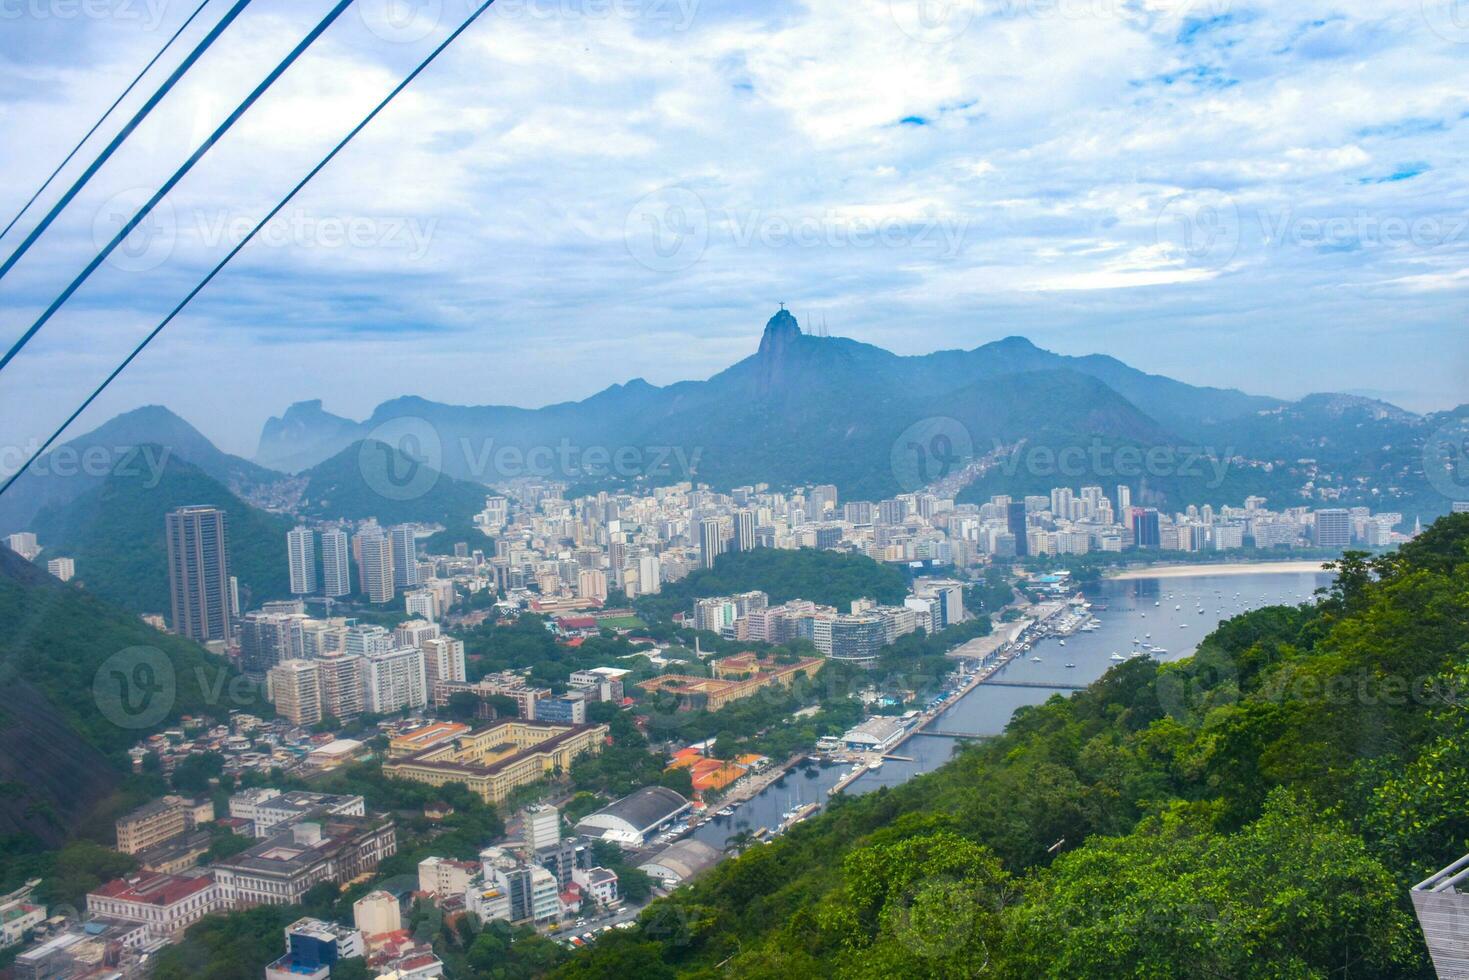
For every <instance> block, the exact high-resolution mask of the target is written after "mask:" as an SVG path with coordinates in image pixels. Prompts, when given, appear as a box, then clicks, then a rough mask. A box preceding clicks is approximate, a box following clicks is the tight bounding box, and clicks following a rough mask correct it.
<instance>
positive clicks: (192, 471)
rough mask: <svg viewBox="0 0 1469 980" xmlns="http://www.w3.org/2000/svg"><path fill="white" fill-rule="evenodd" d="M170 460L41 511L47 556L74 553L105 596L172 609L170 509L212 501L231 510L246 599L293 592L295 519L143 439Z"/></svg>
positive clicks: (84, 581) (35, 525) (233, 552)
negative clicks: (262, 506)
mask: <svg viewBox="0 0 1469 980" xmlns="http://www.w3.org/2000/svg"><path fill="white" fill-rule="evenodd" d="M142 448H143V449H144V450H146V451H149V452H155V453H156V454H157V455H156V456H155V458H164V459H165V462H164V463H163V465H162V466H161V467H160V468H159V469H158V470H157V471H156V472H153V471H149V470H146V469H144V470H141V471H138V472H129V473H127V474H121V473H116V474H113V475H111V476H108V477H105V478H104V479H102V480H101V481H100V482H98V483H97V484H96V485H95V486H93V487H92V488H91V489H89V490H87V491H86V492H85V493H83V494H82V495H80V496H79V497H76V498H74V499H72V500H69V501H67V502H65V503H60V504H51V505H48V506H47V507H45V508H44V509H43V510H42V511H41V512H40V513H38V514H37V515H36V517H35V518H34V520H33V521H32V523H31V530H33V531H35V532H36V535H37V537H38V539H39V540H40V542H41V544H42V546H43V547H44V548H45V549H46V550H45V552H44V553H43V557H45V558H55V557H58V556H64V557H70V558H74V559H76V576H77V577H76V581H77V582H78V584H80V585H83V586H85V587H86V588H87V589H88V590H89V591H91V592H94V593H96V594H97V595H98V596H100V597H101V598H103V599H106V600H108V601H110V602H114V603H117V604H118V605H121V606H124V607H125V608H128V609H131V610H133V611H135V612H140V613H144V612H149V613H160V614H163V615H167V614H168V613H169V599H168V561H167V549H166V544H165V539H164V515H165V514H167V513H168V512H169V511H171V510H175V509H177V508H179V507H185V506H188V505H191V504H210V505H213V506H216V507H220V508H223V509H224V511H225V512H226V513H227V514H228V515H229V552H230V569H231V572H232V573H233V574H234V575H235V576H236V577H237V578H238V579H239V580H240V590H241V595H240V601H241V603H242V604H244V605H245V608H254V607H255V606H258V605H259V604H260V603H261V602H262V601H264V600H267V599H280V598H286V597H288V596H289V595H290V572H289V568H288V566H287V562H286V533H287V532H288V531H289V530H290V529H291V527H292V526H293V525H292V521H291V520H290V519H289V518H287V517H283V516H281V515H279V514H270V513H267V512H265V511H263V510H258V509H256V508H254V507H251V506H250V505H249V504H247V503H245V502H244V501H242V500H240V499H239V498H238V497H236V496H235V495H234V494H232V493H230V491H229V490H228V489H227V488H226V487H225V486H224V485H223V484H221V483H219V482H218V481H217V480H215V479H213V478H212V477H210V476H209V475H207V474H206V473H205V472H203V471H202V470H201V469H199V468H198V467H195V466H193V465H192V464H190V463H187V462H185V461H184V460H183V459H182V458H181V457H178V456H165V455H164V454H163V452H162V447H148V446H144V447H142Z"/></svg>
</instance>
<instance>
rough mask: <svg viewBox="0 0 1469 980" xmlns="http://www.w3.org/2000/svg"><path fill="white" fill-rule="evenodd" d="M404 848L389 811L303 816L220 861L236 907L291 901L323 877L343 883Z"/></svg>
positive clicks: (228, 897)
mask: <svg viewBox="0 0 1469 980" xmlns="http://www.w3.org/2000/svg"><path fill="white" fill-rule="evenodd" d="M397 851H398V837H397V832H396V830H395V828H394V826H393V821H392V820H391V819H390V818H389V817H387V816H385V815H383V814H371V815H367V816H361V817H347V816H338V817H326V818H325V819H324V820H323V822H321V823H316V822H312V821H301V822H299V823H292V824H290V825H288V826H286V827H285V828H284V829H283V830H282V832H280V833H277V834H276V835H275V836H274V837H270V838H268V839H266V840H263V841H261V842H260V843H259V844H256V845H255V846H254V847H252V848H250V849H249V850H246V851H243V852H241V853H240V854H237V855H235V856H234V857H232V858H226V859H225V860H223V861H220V862H218V863H216V864H215V865H214V871H215V877H216V879H217V880H218V882H219V887H220V892H221V894H222V895H223V896H224V899H225V902H226V903H227V904H228V906H229V907H230V908H248V907H250V906H254V905H291V904H295V903H297V902H300V901H301V899H302V897H303V896H304V895H305V894H306V892H307V891H309V890H310V889H311V888H312V886H314V885H317V884H319V883H321V882H323V881H331V882H335V883H337V884H341V883H343V882H345V881H350V880H351V879H353V878H355V877H357V876H358V875H360V874H363V873H364V872H367V871H371V870H373V869H374V868H376V867H377V866H378V864H379V863H380V862H381V861H382V860H383V859H384V858H387V857H391V856H392V855H394V854H396V853H397Z"/></svg>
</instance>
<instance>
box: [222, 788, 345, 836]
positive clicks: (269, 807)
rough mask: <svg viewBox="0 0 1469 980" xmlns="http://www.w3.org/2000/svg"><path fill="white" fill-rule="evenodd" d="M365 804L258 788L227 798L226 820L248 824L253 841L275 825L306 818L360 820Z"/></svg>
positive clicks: (339, 797) (303, 793)
mask: <svg viewBox="0 0 1469 980" xmlns="http://www.w3.org/2000/svg"><path fill="white" fill-rule="evenodd" d="M366 813H367V803H366V801H365V800H363V798H362V797H360V796H334V795H331V794H329V793H306V792H301V791H292V792H289V793H282V792H281V791H280V790H278V789H271V788H268V787H262V788H259V789H247V790H245V791H243V792H240V793H236V794H234V795H233V796H231V797H230V816H231V817H236V818H239V819H243V820H249V821H250V823H251V826H252V828H253V830H254V833H255V836H256V837H269V836H270V835H271V834H272V833H273V832H274V831H275V828H276V826H277V825H279V824H284V823H287V822H290V821H293V820H300V819H301V818H303V817H306V816H308V815H322V816H334V817H360V816H363V815H365V814H366Z"/></svg>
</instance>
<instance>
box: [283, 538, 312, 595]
mask: <svg viewBox="0 0 1469 980" xmlns="http://www.w3.org/2000/svg"><path fill="white" fill-rule="evenodd" d="M286 556H287V559H288V560H289V561H290V564H291V594H292V595H311V594H312V593H313V592H315V591H316V539H315V537H314V536H313V535H312V533H311V529H310V528H309V527H298V528H294V529H293V530H291V531H290V532H288V533H287V534H286Z"/></svg>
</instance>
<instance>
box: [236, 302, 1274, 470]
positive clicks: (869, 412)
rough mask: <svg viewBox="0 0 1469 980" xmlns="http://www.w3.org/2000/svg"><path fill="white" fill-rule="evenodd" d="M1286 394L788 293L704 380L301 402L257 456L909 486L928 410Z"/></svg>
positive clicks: (1012, 421)
mask: <svg viewBox="0 0 1469 980" xmlns="http://www.w3.org/2000/svg"><path fill="white" fill-rule="evenodd" d="M1280 404H1281V403H1280V402H1278V401H1276V400H1274V399H1268V398H1256V397H1254V396H1250V395H1246V394H1243V393H1241V392H1238V391H1230V390H1223V389H1216V388H1197V387H1193V386H1190V385H1186V384H1183V383H1181V382H1178V381H1173V380H1171V379H1169V378H1163V377H1159V376H1156V375H1149V374H1145V373H1144V372H1141V371H1137V370H1135V369H1133V368H1130V367H1128V366H1127V365H1125V364H1123V363H1121V362H1120V361H1117V360H1115V359H1113V358H1110V357H1102V356H1091V357H1065V356H1062V355H1059V354H1054V353H1051V352H1049V351H1044V350H1041V349H1040V348H1037V347H1035V346H1034V345H1032V344H1031V343H1029V342H1028V341H1026V340H1023V339H1021V338H1018V337H1012V338H1009V339H1006V340H1002V341H997V342H995V343H992V344H986V345H985V346H983V347H979V348H977V349H975V350H970V351H940V352H938V353H934V354H929V355H925V356H921V357H902V356H899V355H896V354H893V353H891V352H889V351H886V350H883V349H882V348H879V347H874V346H872V345H870V344H864V343H859V342H857V341H854V340H849V339H846V338H841V337H815V336H811V335H808V334H805V333H803V332H802V331H801V329H800V327H799V325H798V324H797V322H796V319H795V317H794V316H792V315H791V314H790V313H789V312H786V311H784V310H782V311H780V312H779V313H777V314H776V315H775V316H774V317H772V318H771V319H770V322H769V323H768V324H766V327H765V331H764V333H763V335H762V336H761V340H760V345H759V349H758V350H757V351H756V352H755V353H754V354H753V355H751V356H750V357H747V358H745V359H744V360H742V361H740V362H739V363H737V364H735V365H733V366H731V367H730V368H728V369H727V370H725V371H722V372H720V373H719V374H717V375H715V376H714V377H712V378H710V379H709V380H708V381H688V382H680V383H678V384H673V385H669V386H667V387H661V388H660V387H656V386H654V385H651V384H648V383H647V382H646V381H643V380H642V379H635V380H633V381H630V382H628V383H627V384H623V385H614V386H613V387H611V388H608V389H606V390H604V391H602V392H600V393H598V394H596V395H593V396H592V397H591V398H588V399H586V400H584V401H580V402H565V403H561V404H557V405H550V406H547V407H545V408H541V409H523V408H513V407H507V406H454V405H445V404H441V403H437V402H432V401H428V400H426V399H423V398H399V399H396V400H393V401H390V402H386V403H384V404H382V405H380V406H379V407H378V408H377V410H376V411H374V412H373V414H372V416H371V417H370V418H369V419H367V420H365V421H363V422H360V423H354V422H351V421H349V420H347V419H343V418H340V417H338V416H334V415H331V414H330V413H327V412H325V411H324V410H323V409H322V407H321V404H320V402H302V403H299V404H297V405H293V406H291V408H290V409H289V410H288V411H287V412H286V414H285V415H284V416H283V417H282V418H279V419H272V420H270V422H268V423H267V424H266V426H265V431H264V432H263V433H262V435H261V441H260V449H259V451H258V453H257V455H256V458H257V460H259V461H261V462H266V463H269V464H271V465H274V466H280V467H282V468H287V469H292V470H298V469H301V468H304V466H306V465H308V464H314V463H316V462H319V461H321V460H323V459H325V458H327V457H328V456H330V455H334V454H336V453H339V452H341V451H342V450H343V449H345V448H346V447H347V446H349V445H350V444H352V443H355V442H357V441H359V440H361V439H363V438H367V437H372V438H377V439H379V440H381V441H385V442H389V443H393V444H395V445H396V442H395V440H396V439H398V438H402V437H403V435H404V434H405V433H407V434H409V435H413V436H414V438H417V439H418V441H419V442H423V441H426V440H427V441H431V442H432V443H433V445H432V447H431V452H430V457H431V458H432V459H433V460H436V461H439V462H440V468H441V469H442V470H443V472H445V473H446V474H448V475H450V476H453V477H458V478H461V479H467V480H473V481H476V482H481V483H487V482H495V481H498V480H503V479H506V478H509V477H514V476H518V475H538V476H546V477H553V478H557V479H564V480H570V481H572V482H581V481H590V482H596V481H597V480H599V479H605V478H606V477H608V476H609V475H610V476H612V477H617V476H624V477H625V476H627V475H628V471H638V472H643V471H648V470H651V471H653V472H654V476H655V477H657V478H678V477H683V476H687V475H689V473H690V471H692V472H693V473H696V474H697V476H698V477H699V478H701V479H704V480H707V481H709V482H711V483H713V484H715V485H723V486H728V485H733V484H738V483H742V482H753V481H769V482H774V483H782V482H797V481H807V480H820V481H829V482H833V483H836V484H838V485H839V486H840V487H842V489H843V490H844V491H845V492H847V493H864V494H868V495H880V494H885V493H892V492H896V491H897V490H899V489H902V487H901V486H900V482H901V481H899V480H897V479H895V478H894V475H893V473H892V466H891V461H890V458H891V456H892V454H893V449H894V445H895V443H896V442H897V441H898V440H899V439H900V437H901V436H902V435H903V434H904V432H905V430H907V429H908V428H909V427H910V426H912V425H914V424H915V423H920V422H922V421H923V420H925V419H931V418H935V417H938V418H951V419H955V420H957V421H958V422H959V423H961V424H962V426H963V428H964V429H965V430H966V432H965V436H966V438H967V439H968V440H969V441H970V443H971V444H972V445H973V447H974V448H975V449H976V450H977V451H980V452H983V451H987V450H989V449H991V448H993V443H995V442H998V441H1007V440H1012V439H1016V438H1021V437H1026V436H1028V437H1030V438H1032V439H1035V438H1043V439H1047V440H1051V441H1053V442H1057V443H1058V444H1070V443H1072V442H1075V441H1076V440H1081V439H1103V440H1112V441H1121V442H1127V443H1148V442H1153V441H1168V440H1176V439H1179V438H1183V437H1186V436H1188V435H1190V434H1192V433H1194V432H1195V431H1197V430H1198V429H1199V428H1200V427H1202V426H1205V425H1208V424H1212V423H1214V422H1217V421H1219V420H1225V419H1232V418H1237V417H1239V416H1241V415H1245V414H1248V413H1251V412H1256V411H1261V410H1268V409H1272V408H1275V407H1276V406H1278V405H1280ZM589 451H590V453H591V455H590V456H588V452H589ZM619 454H620V456H619ZM910 489H911V488H910Z"/></svg>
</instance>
